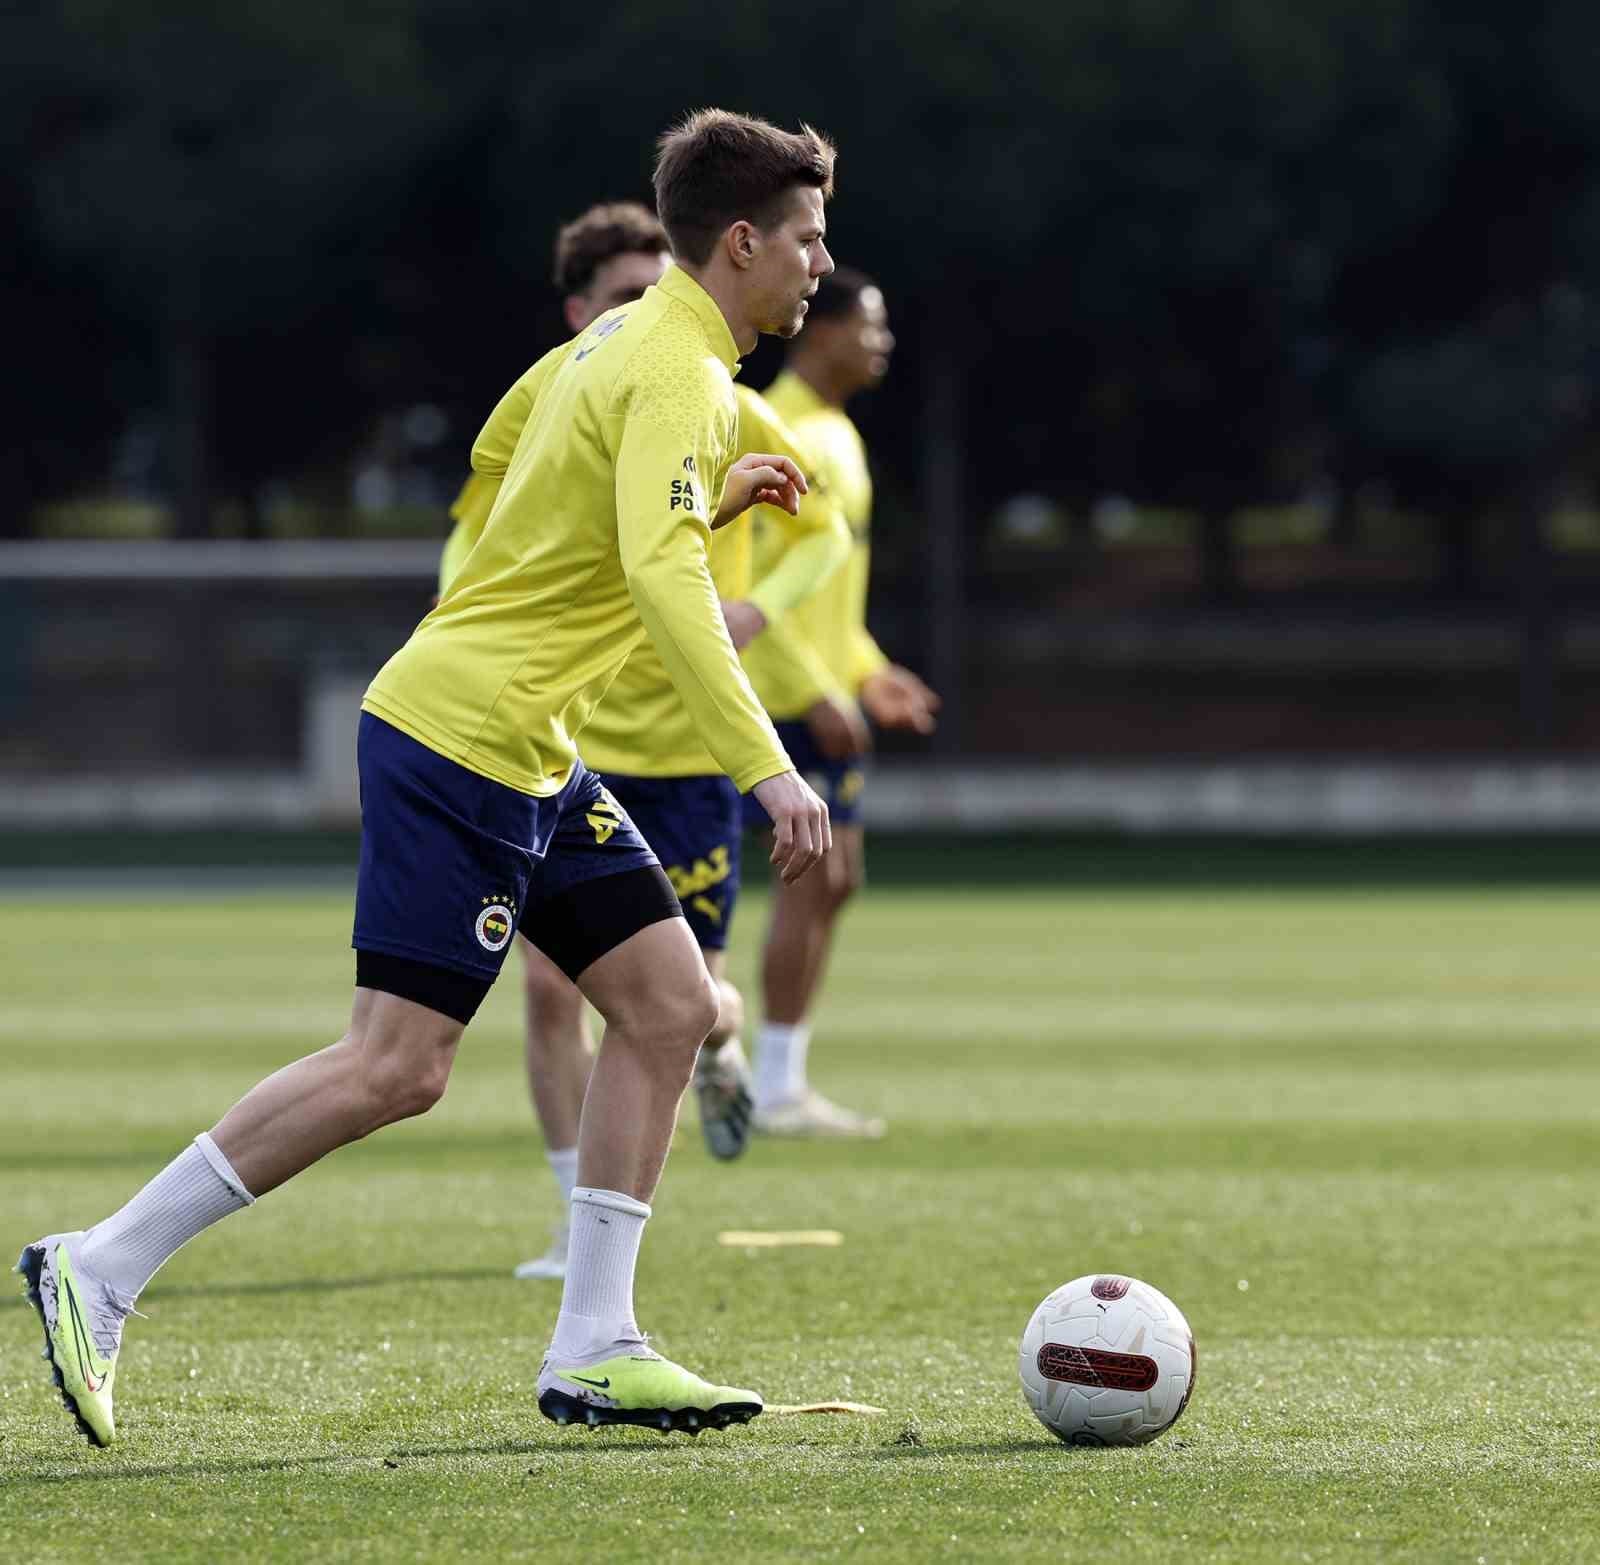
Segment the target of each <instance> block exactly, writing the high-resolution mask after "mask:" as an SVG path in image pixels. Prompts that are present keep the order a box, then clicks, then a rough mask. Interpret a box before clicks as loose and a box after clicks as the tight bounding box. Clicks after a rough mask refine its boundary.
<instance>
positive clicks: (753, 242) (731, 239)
mask: <svg viewBox="0 0 1600 1565" xmlns="http://www.w3.org/2000/svg"><path fill="white" fill-rule="evenodd" d="M722 242H723V244H724V246H726V248H727V251H728V259H729V260H730V261H732V262H733V264H734V265H735V266H736V267H738V268H739V270H740V271H741V272H742V271H745V270H747V269H748V268H749V267H751V266H753V265H754V264H755V259H756V257H757V256H758V255H759V254H760V253H761V231H760V230H759V229H758V228H757V227H756V226H755V224H754V223H747V222H746V221H745V220H744V219H743V218H740V219H739V221H738V222H737V223H732V224H730V225H729V227H728V230H727V232H726V233H724V234H723V236H722Z"/></svg>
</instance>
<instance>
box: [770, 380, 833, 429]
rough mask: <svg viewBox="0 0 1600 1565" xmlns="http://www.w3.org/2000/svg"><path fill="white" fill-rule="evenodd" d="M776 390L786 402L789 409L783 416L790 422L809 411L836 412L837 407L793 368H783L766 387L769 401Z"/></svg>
mask: <svg viewBox="0 0 1600 1565" xmlns="http://www.w3.org/2000/svg"><path fill="white" fill-rule="evenodd" d="M774 392H776V393H777V395H778V397H779V399H780V400H781V401H783V402H784V403H786V404H787V406H788V409H789V411H788V412H786V413H785V414H784V417H785V418H786V419H788V420H789V421H790V422H793V421H794V420H795V419H797V418H804V417H805V416H806V415H807V414H810V413H817V412H822V413H837V412H838V411H839V409H838V408H836V407H834V405H833V404H832V403H831V402H829V401H828V400H827V399H826V398H825V397H823V396H822V395H821V393H819V392H818V390H817V388H816V387H815V386H813V385H812V384H811V382H810V381H809V380H807V379H806V378H805V376H804V375H799V374H796V372H795V371H794V370H791V369H785V370H780V371H779V372H778V378H777V379H776V380H775V381H773V383H772V384H771V385H770V386H768V387H767V398H768V400H769V401H770V400H771V398H772V396H773V393H774Z"/></svg>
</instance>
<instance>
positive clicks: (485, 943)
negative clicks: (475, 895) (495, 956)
mask: <svg viewBox="0 0 1600 1565" xmlns="http://www.w3.org/2000/svg"><path fill="white" fill-rule="evenodd" d="M510 903H511V898H510V897H505V898H501V897H485V898H484V899H483V911H482V912H481V913H479V914H478V922H477V925H476V929H477V935H478V944H479V945H481V946H482V947H483V949H484V950H485V951H504V950H505V948H506V945H507V944H508V942H509V941H510V939H511V936H512V934H513V933H514V932H515V930H516V927H517V915H516V914H515V913H513V912H512V911H511V906H510Z"/></svg>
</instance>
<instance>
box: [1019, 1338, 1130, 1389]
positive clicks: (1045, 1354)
mask: <svg viewBox="0 0 1600 1565" xmlns="http://www.w3.org/2000/svg"><path fill="white" fill-rule="evenodd" d="M1037 1363H1038V1365H1039V1373H1040V1374H1041V1375H1043V1376H1044V1378H1045V1379H1046V1380H1059V1381H1062V1382H1064V1383H1065V1384H1067V1385H1069V1386H1093V1387H1094V1388H1095V1389H1096V1390H1099V1391H1149V1390H1150V1389H1151V1387H1153V1386H1154V1385H1155V1383H1156V1381H1157V1380H1158V1379H1159V1378H1160V1376H1161V1371H1160V1369H1159V1367H1158V1366H1157V1364H1156V1361H1155V1360H1154V1359H1153V1358H1149V1357H1147V1356H1146V1355H1145V1354H1143V1353H1108V1352H1107V1351H1106V1350H1105V1349H1104V1348H1073V1347H1069V1346H1068V1345H1067V1344H1066V1343H1064V1342H1047V1343H1045V1345H1044V1346H1043V1347H1042V1348H1040V1349H1039V1357H1038V1360H1037Z"/></svg>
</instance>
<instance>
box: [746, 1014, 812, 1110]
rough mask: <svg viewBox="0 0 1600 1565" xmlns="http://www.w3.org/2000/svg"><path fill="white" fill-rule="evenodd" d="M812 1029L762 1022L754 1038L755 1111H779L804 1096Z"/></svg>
mask: <svg viewBox="0 0 1600 1565" xmlns="http://www.w3.org/2000/svg"><path fill="white" fill-rule="evenodd" d="M810 1045H811V1028H810V1027H809V1026H807V1025H806V1023H805V1022H795V1023H794V1024H793V1025H785V1024H784V1023H783V1022H763V1023H762V1024H761V1030H760V1031H759V1032H758V1033H757V1034H756V1057H755V1065H754V1069H755V1091H754V1094H753V1095H754V1097H755V1100H756V1108H757V1110H758V1111H765V1110H768V1109H775V1108H778V1107H779V1106H780V1105H782V1104H785V1103H792V1102H794V1100H795V1099H796V1098H803V1097H804V1096H805V1093H806V1086H807V1082H806V1050H807V1049H808V1048H809V1047H810Z"/></svg>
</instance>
